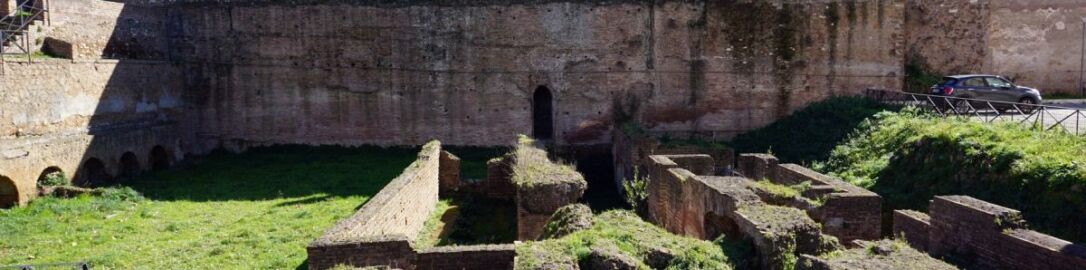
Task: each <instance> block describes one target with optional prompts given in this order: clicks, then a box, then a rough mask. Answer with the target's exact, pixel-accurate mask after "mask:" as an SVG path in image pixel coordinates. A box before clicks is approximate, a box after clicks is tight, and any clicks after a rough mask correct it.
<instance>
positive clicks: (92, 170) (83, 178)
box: [75, 158, 113, 187]
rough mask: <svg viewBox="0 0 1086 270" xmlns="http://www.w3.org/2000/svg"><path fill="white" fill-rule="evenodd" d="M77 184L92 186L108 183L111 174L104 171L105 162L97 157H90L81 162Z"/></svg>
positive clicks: (111, 178) (111, 177)
mask: <svg viewBox="0 0 1086 270" xmlns="http://www.w3.org/2000/svg"><path fill="white" fill-rule="evenodd" d="M79 180H80V181H79V182H78V183H75V184H76V185H77V186H82V187H93V186H102V185H105V184H108V183H109V181H111V180H113V176H112V175H110V174H109V172H108V171H106V164H105V163H103V162H102V160H99V159H97V158H91V159H88V160H87V161H84V162H83V167H82V169H81V172H80V177H79Z"/></svg>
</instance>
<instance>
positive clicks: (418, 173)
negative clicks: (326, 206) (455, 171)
mask: <svg viewBox="0 0 1086 270" xmlns="http://www.w3.org/2000/svg"><path fill="white" fill-rule="evenodd" d="M440 154H441V144H440V143H438V142H431V143H429V144H427V145H426V146H423V148H422V150H421V151H420V152H419V158H418V159H417V160H416V161H415V162H414V163H412V164H411V165H409V166H408V167H407V168H406V169H404V172H403V174H401V175H400V176H398V177H396V179H393V180H392V182H390V183H389V184H388V185H386V186H385V188H384V189H381V191H380V192H378V193H377V195H374V196H373V198H371V199H370V200H369V201H367V202H366V204H365V205H364V206H362V208H361V209H359V210H358V212H356V213H355V214H354V215H351V216H350V217H348V218H345V219H343V220H340V221H339V222H337V223H336V225H334V226H333V227H332V228H330V229H328V230H327V231H325V232H324V234H323V235H322V236H321V237H320V238H318V239H316V240H314V241H313V242H312V243H310V244H309V247H307V248H306V250H307V252H308V254H309V268H310V269H326V268H331V267H333V266H335V265H337V264H349V265H353V266H359V267H362V266H371V265H387V266H391V267H397V268H412V267H413V265H414V263H415V259H416V258H415V250H414V249H413V248H412V246H411V242H413V241H414V240H415V238H416V237H418V234H419V232H420V231H421V230H422V226H423V224H424V223H425V222H426V220H427V219H429V217H430V214H431V212H433V209H434V207H435V205H437V200H438V189H439V181H438V178H439V168H440Z"/></svg>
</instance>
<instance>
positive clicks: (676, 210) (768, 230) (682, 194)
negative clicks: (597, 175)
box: [646, 155, 833, 269]
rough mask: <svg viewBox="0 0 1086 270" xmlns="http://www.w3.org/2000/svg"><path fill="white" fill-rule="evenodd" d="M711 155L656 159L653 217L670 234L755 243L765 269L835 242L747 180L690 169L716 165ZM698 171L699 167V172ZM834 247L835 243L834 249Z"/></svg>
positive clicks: (779, 266) (651, 174) (651, 184)
mask: <svg viewBox="0 0 1086 270" xmlns="http://www.w3.org/2000/svg"><path fill="white" fill-rule="evenodd" d="M676 159H679V160H688V161H689V160H699V161H704V160H705V159H711V158H709V157H708V156H661V155H654V156H650V157H649V160H650V161H651V163H650V164H647V165H646V167H647V168H648V170H649V172H648V173H649V177H650V178H649V196H648V204H649V207H648V209H649V215H650V218H649V219H650V220H651V221H652V222H654V223H655V224H657V225H658V226H661V227H663V228H664V229H666V230H668V231H670V232H672V233H676V234H682V235H686V236H691V237H697V238H701V239H714V238H716V237H719V236H720V235H724V236H726V237H729V238H733V239H748V240H751V241H752V242H753V243H754V246H755V250H756V251H757V253H758V258H759V260H758V261H759V262H760V266H761V268H762V269H783V268H785V263H784V262H785V259H784V258H786V257H789V256H792V255H794V256H798V255H799V254H803V253H810V254H817V253H819V252H820V251H821V249H823V248H827V246H826V245H824V244H826V243H832V242H833V241H832V240H829V239H827V238H826V237H825V236H823V235H822V234H821V232H820V231H819V226H818V224H816V223H815V221H814V220H812V219H811V218H810V217H808V216H807V215H806V214H805V213H804V212H803V211H801V210H799V209H794V208H787V207H779V206H772V205H768V204H766V203H765V202H763V201H762V200H761V199H760V198H759V197H758V195H757V194H755V192H754V191H752V190H751V189H750V186H751V184H752V183H753V181H751V180H750V179H746V178H741V177H724V176H699V175H695V174H694V173H692V172H690V170H688V169H687V168H684V166H694V167H696V166H704V164H712V162H708V163H704V162H675V160H676ZM694 169H697V168H694ZM830 246H832V244H830Z"/></svg>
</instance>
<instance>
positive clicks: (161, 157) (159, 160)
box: [147, 145, 173, 171]
mask: <svg viewBox="0 0 1086 270" xmlns="http://www.w3.org/2000/svg"><path fill="white" fill-rule="evenodd" d="M147 160H148V164H150V166H151V170H152V171H161V170H165V169H169V168H170V165H171V163H173V159H172V158H170V151H168V150H166V148H165V147H162V146H161V145H155V146H154V147H151V152H150V154H148V155H147Z"/></svg>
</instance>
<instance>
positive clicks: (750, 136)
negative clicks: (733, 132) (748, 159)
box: [730, 97, 894, 164]
mask: <svg viewBox="0 0 1086 270" xmlns="http://www.w3.org/2000/svg"><path fill="white" fill-rule="evenodd" d="M893 109H894V108H892V107H889V106H886V105H883V104H881V103H878V102H876V101H874V100H871V99H867V98H863V97H834V98H829V99H826V100H824V101H820V102H816V103H812V104H811V105H809V106H807V107H806V108H804V109H802V110H799V111H797V112H795V113H793V114H792V115H790V116H788V117H786V118H784V119H781V120H780V121H777V122H775V123H773V124H770V125H769V126H766V127H764V128H761V129H757V130H754V131H751V132H748V133H744V134H740V135H739V136H736V137H735V139H734V140H732V142H731V143H730V144H731V145H732V146H733V147H735V150H736V152H737V153H766V152H769V151H771V150H772V152H773V153H774V155H776V156H777V158H779V159H780V160H781V161H782V162H791V163H800V164H810V163H812V162H815V161H819V160H825V159H826V158H827V157H829V153H830V151H831V150H832V149H833V148H834V147H835V146H837V145H838V144H840V143H842V142H843V141H844V140H845V139H846V138H847V137H848V134H849V132H851V131H852V130H853V129H854V128H855V127H856V126H859V125H860V123H861V122H863V120H864V119H867V118H870V117H871V116H873V115H875V114H876V113H879V112H882V111H885V110H893Z"/></svg>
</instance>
